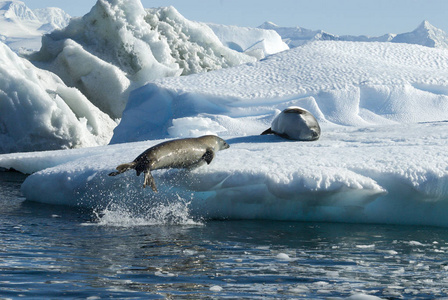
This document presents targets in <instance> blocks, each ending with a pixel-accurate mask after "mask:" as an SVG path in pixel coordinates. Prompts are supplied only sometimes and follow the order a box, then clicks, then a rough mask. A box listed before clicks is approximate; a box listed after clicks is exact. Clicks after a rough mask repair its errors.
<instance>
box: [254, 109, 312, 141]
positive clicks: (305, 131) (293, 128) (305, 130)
mask: <svg viewBox="0 0 448 300" xmlns="http://www.w3.org/2000/svg"><path fill="white" fill-rule="evenodd" d="M264 134H276V135H278V136H281V137H284V138H287V139H290V140H298V141H315V140H317V139H319V137H320V126H319V123H317V120H316V118H315V117H314V116H313V115H312V114H311V113H310V112H309V111H307V110H306V109H303V108H301V107H298V106H290V107H288V108H286V109H284V110H283V111H282V112H281V113H280V114H279V115H278V116H277V117H275V119H274V121H272V124H271V127H270V128H268V129H267V130H265V131H263V133H262V135H264Z"/></svg>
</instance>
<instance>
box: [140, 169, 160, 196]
mask: <svg viewBox="0 0 448 300" xmlns="http://www.w3.org/2000/svg"><path fill="white" fill-rule="evenodd" d="M147 185H149V186H151V188H152V190H153V191H154V192H156V193H157V187H156V182H155V181H154V177H152V174H151V171H149V170H148V171H147V172H145V181H144V182H143V187H144V188H145V187H146V186H147Z"/></svg>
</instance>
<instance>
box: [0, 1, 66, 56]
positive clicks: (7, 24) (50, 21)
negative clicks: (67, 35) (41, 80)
mask: <svg viewBox="0 0 448 300" xmlns="http://www.w3.org/2000/svg"><path fill="white" fill-rule="evenodd" d="M69 20H70V16H69V15H68V14H67V13H65V12H64V11H63V10H61V9H59V8H54V7H51V8H44V9H35V10H31V9H29V8H28V7H27V6H26V5H25V4H24V3H23V2H21V1H17V0H12V1H0V28H1V29H2V30H1V33H0V35H1V37H2V39H1V41H2V42H4V43H5V44H7V45H8V46H9V47H10V48H11V49H13V50H14V51H17V52H27V51H28V52H29V51H36V50H38V49H39V48H40V46H41V37H42V35H43V34H45V33H49V32H51V31H53V30H55V29H60V28H63V27H65V26H67V24H68V22H69Z"/></svg>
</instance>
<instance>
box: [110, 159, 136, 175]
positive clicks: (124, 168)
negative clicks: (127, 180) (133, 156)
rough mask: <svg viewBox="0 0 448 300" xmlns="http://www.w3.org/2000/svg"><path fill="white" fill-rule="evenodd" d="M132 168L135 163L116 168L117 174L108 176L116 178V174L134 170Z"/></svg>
mask: <svg viewBox="0 0 448 300" xmlns="http://www.w3.org/2000/svg"><path fill="white" fill-rule="evenodd" d="M134 168H135V162H130V163H127V164H122V165H119V166H118V167H117V172H112V173H109V176H117V175H118V174H121V173H124V172H126V171H127V170H130V169H134Z"/></svg>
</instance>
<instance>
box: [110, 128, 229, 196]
mask: <svg viewBox="0 0 448 300" xmlns="http://www.w3.org/2000/svg"><path fill="white" fill-rule="evenodd" d="M229 147H230V146H229V144H227V143H226V141H224V140H223V139H222V138H220V137H217V136H214V135H205V136H201V137H198V138H186V139H177V140H172V141H167V142H163V143H160V144H158V145H155V146H153V147H151V148H149V149H147V150H145V151H144V152H143V153H142V154H140V155H139V156H137V158H136V159H134V161H132V162H130V163H125V164H122V165H119V166H118V167H117V171H116V172H112V173H110V174H109V176H116V175H118V174H121V173H124V172H126V171H128V170H131V169H134V170H135V171H136V172H137V176H140V174H141V173H142V172H143V173H145V180H144V183H143V187H146V186H147V185H150V186H151V188H152V190H153V191H154V192H157V187H156V184H155V182H154V178H153V177H152V174H151V171H152V170H157V169H168V168H176V169H179V168H194V167H198V166H200V165H203V164H204V163H207V164H210V162H211V161H212V160H213V158H214V157H215V153H216V152H217V151H219V150H224V149H227V148H229Z"/></svg>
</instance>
